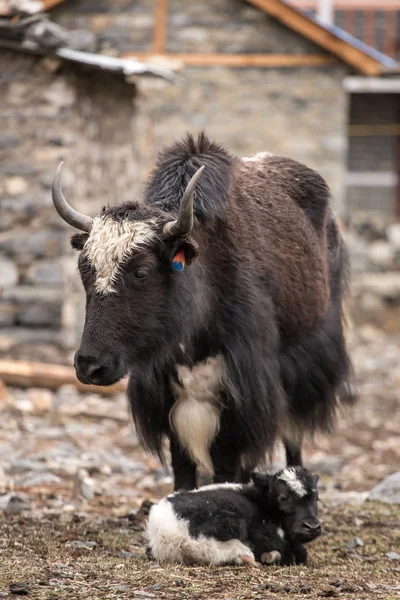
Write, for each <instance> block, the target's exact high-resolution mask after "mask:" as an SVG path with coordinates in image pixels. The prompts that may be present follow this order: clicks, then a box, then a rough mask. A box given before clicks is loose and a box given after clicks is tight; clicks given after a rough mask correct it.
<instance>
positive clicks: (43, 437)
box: [0, 326, 400, 600]
mask: <svg viewBox="0 0 400 600" xmlns="http://www.w3.org/2000/svg"><path fill="white" fill-rule="evenodd" d="M399 342H400V336H397V335H396V336H394V335H388V334H386V333H383V332H382V331H379V330H377V329H375V328H373V327H371V326H364V327H361V328H359V329H358V331H357V333H356V334H355V335H354V338H353V341H352V356H353V360H354V364H355V370H356V373H357V384H358V389H359V394H360V399H359V402H358V405H357V406H356V408H355V409H354V410H353V411H352V413H351V414H347V415H342V416H341V417H340V419H339V423H338V428H337V431H336V433H335V434H334V435H333V436H331V437H329V438H328V437H323V438H318V439H317V440H315V441H314V442H313V443H311V442H309V443H308V444H307V447H306V462H307V466H309V467H310V468H311V469H313V470H314V471H315V472H318V473H319V475H320V477H321V479H320V495H321V499H322V506H321V521H322V524H323V529H324V534H323V536H322V537H321V538H320V539H318V540H317V541H316V542H314V543H312V544H310V546H309V557H310V559H309V564H308V565H307V566H299V567H290V568H282V567H262V568H260V569H258V570H255V569H248V568H246V567H221V568H199V567H182V566H165V565H158V564H156V563H154V562H151V561H149V560H147V558H146V557H145V554H144V538H143V525H144V523H145V517H146V506H144V507H143V509H140V507H141V505H142V502H143V500H145V499H150V500H153V501H154V500H156V499H157V498H160V497H162V496H163V495H164V494H165V493H167V492H169V491H170V490H171V474H170V473H169V472H168V471H167V472H165V471H164V470H163V469H162V468H161V467H160V465H159V464H158V462H157V460H155V459H153V458H151V457H149V456H148V455H146V454H145V453H143V451H142V450H140V448H139V447H138V444H137V440H136V437H135V434H134V432H133V431H132V428H131V425H130V423H129V420H128V417H127V412H126V409H125V404H124V402H125V400H124V399H123V398H115V399H108V400H105V399H101V398H95V397H90V398H88V397H84V396H82V395H78V394H76V392H74V391H73V390H71V389H66V390H60V392H59V393H57V394H55V395H54V397H53V396H50V400H51V408H50V409H48V408H49V407H47V409H46V407H45V403H43V402H42V404H40V402H39V404H38V405H37V406H36V405H35V403H34V402H33V400H34V399H36V400H37V397H38V396H37V394H36V396H35V394H33V395H32V394H31V395H30V392H29V391H21V390H8V392H7V394H8V395H7V398H4V397H3V401H1V400H0V410H1V427H0V485H1V487H2V488H3V489H1V490H0V491H1V493H2V494H3V497H5V494H7V493H10V492H15V493H16V494H18V495H19V498H20V499H19V500H17V502H16V504H15V506H14V508H13V507H12V506H11V505H10V506H11V508H10V507H9V509H8V510H4V511H1V510H0V598H12V597H16V595H17V594H21V595H22V594H25V595H26V596H27V597H30V598H37V599H43V600H44V599H45V600H51V599H52V600H56V599H57V600H58V599H60V600H61V599H67V598H68V599H71V600H72V599H74V600H75V599H81V598H82V599H83V598H84V599H88V600H97V599H108V598H110V599H121V600H134V599H136V600H137V599H139V598H140V599H142V600H143V599H146V598H148V599H155V600H157V599H162V598H165V599H175V598H176V599H181V598H182V599H184V598H185V599H186V598H194V599H199V600H200V599H203V598H204V599H213V598H215V599H221V600H222V599H223V600H239V599H243V600H244V599H250V598H260V599H261V598H262V599H265V600H267V599H268V600H270V599H276V600H280V599H281V598H282V599H283V598H285V599H286V598H313V599H314V598H329V597H333V598H342V599H350V600H351V599H353V598H354V600H356V599H357V600H358V599H365V600H372V599H382V600H391V599H394V598H400V560H399V558H400V557H399V556H398V554H397V555H396V553H400V505H390V504H386V503H376V502H371V501H369V500H368V499H367V496H368V493H369V491H370V490H371V489H372V488H373V487H374V485H375V484H376V483H378V482H379V481H381V480H382V479H383V478H384V477H385V476H387V475H389V474H391V473H394V472H397V471H399V470H400V394H399V385H400V363H399V360H398V357H399ZM3 396H4V395H3ZM48 401H49V393H48V394H47V402H48ZM282 459H283V456H282V452H281V450H279V451H277V453H276V455H275V456H274V463H273V465H271V468H278V467H279V466H281V464H282ZM82 469H84V472H85V473H86V475H85V476H82V475H81V476H79V477H81V478H80V479H79V477H78V475H77V473H78V472H80V470H82ZM85 486H86V487H85ZM1 498H2V496H0V502H1ZM18 502H19V504H18ZM10 585H11V589H10Z"/></svg>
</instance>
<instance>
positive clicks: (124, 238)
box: [83, 216, 155, 294]
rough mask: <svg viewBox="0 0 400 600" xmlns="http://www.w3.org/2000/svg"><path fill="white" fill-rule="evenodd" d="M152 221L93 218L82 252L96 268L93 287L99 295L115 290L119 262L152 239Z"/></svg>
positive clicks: (121, 262)
mask: <svg viewBox="0 0 400 600" xmlns="http://www.w3.org/2000/svg"><path fill="white" fill-rule="evenodd" d="M152 224H154V223H153V222H150V221H149V222H142V221H129V220H128V219H123V220H122V221H116V220H115V219H113V218H112V217H109V216H107V217H104V216H100V217H95V218H94V219H93V226H92V229H91V231H90V234H89V238H88V240H87V242H86V244H85V246H84V249H83V252H84V254H85V255H86V256H87V258H88V259H89V261H90V262H91V264H92V265H93V267H94V268H95V269H96V272H97V277H96V283H95V287H96V290H97V291H98V292H99V293H101V294H112V293H113V292H115V288H114V283H115V281H116V279H117V277H118V273H119V272H120V269H121V265H122V264H123V263H124V261H126V259H127V258H128V257H129V256H130V255H131V254H132V252H133V251H134V250H136V249H137V248H141V247H144V246H146V245H148V244H149V243H150V242H151V241H152V240H153V239H154V238H155V232H154V231H153V229H152V228H151V225H152Z"/></svg>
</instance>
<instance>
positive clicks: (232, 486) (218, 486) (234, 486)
mask: <svg viewBox="0 0 400 600" xmlns="http://www.w3.org/2000/svg"><path fill="white" fill-rule="evenodd" d="M242 489H243V484H242V483H210V484H208V485H202V486H201V487H199V488H197V490H190V492H191V493H197V492H203V491H207V490H235V491H238V490H242Z"/></svg>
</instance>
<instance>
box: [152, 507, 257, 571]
mask: <svg viewBox="0 0 400 600" xmlns="http://www.w3.org/2000/svg"><path fill="white" fill-rule="evenodd" d="M146 533H147V539H148V543H149V546H150V549H151V552H152V554H153V556H154V558H155V559H156V560H158V561H166V562H180V563H184V564H202V565H222V564H229V563H236V564H241V563H242V559H243V557H250V558H251V559H253V560H254V555H253V553H252V551H251V550H250V548H248V547H247V546H245V544H243V543H242V542H241V541H240V540H237V539H232V540H229V541H227V542H220V541H218V540H217V539H215V538H211V537H206V536H204V535H200V536H199V537H197V538H193V537H191V536H190V534H189V523H188V521H187V520H186V519H182V518H181V517H179V516H178V515H177V514H176V512H175V511H174V508H173V506H172V504H171V502H169V501H168V500H167V499H166V498H164V499H163V500H161V502H159V503H158V504H155V505H154V506H152V507H151V509H150V514H149V520H148V523H147V532H146Z"/></svg>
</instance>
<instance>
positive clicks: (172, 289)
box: [73, 135, 350, 489]
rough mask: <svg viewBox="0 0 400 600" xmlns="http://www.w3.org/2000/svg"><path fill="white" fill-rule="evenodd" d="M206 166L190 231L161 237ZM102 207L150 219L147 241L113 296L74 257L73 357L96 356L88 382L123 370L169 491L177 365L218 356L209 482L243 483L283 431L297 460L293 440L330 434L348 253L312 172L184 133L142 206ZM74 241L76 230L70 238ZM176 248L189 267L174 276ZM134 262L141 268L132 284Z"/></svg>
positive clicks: (344, 371)
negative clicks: (78, 278)
mask: <svg viewBox="0 0 400 600" xmlns="http://www.w3.org/2000/svg"><path fill="white" fill-rule="evenodd" d="M203 164H204V165H206V168H205V170H204V173H203V175H202V177H201V179H200V181H199V183H198V186H197V188H196V196H195V216H196V219H195V227H194V230H193V232H192V235H191V236H190V237H184V238H177V239H169V240H163V239H162V228H163V225H164V224H165V223H166V222H167V221H170V220H171V219H173V218H175V216H176V214H177V212H178V210H179V205H180V200H181V198H182V194H183V191H184V189H185V187H186V185H187V183H188V181H189V179H190V177H191V176H192V175H193V173H194V172H195V171H196V169H197V168H198V167H200V166H201V165H203ZM105 214H108V215H110V216H112V217H113V218H115V219H129V220H137V221H146V220H150V219H152V220H155V222H156V226H155V227H156V230H157V240H156V241H155V243H154V244H153V245H152V246H151V247H150V248H145V249H143V251H140V252H137V253H135V254H134V255H133V256H132V257H131V259H130V260H129V261H127V263H126V265H125V266H124V268H123V270H122V273H121V277H120V280H119V281H118V282H117V288H118V289H117V291H118V293H117V294H115V295H110V296H107V297H99V296H98V295H96V294H95V292H94V290H93V281H94V275H95V274H94V273H93V269H91V267H90V265H88V264H87V259H85V257H84V253H83V254H82V255H81V259H80V270H81V275H82V279H83V282H84V285H85V288H86V292H87V312H86V324H85V330H84V334H83V338H82V343H81V347H80V350H79V352H78V354H80V355H81V356H89V357H92V356H94V355H95V356H94V359H93V360H98V361H100V365H101V369H99V370H97V372H96V375H97V377H96V380H95V379H94V378H93V377H92V383H98V384H110V383H112V382H113V381H115V380H117V379H119V378H120V377H122V376H124V375H125V374H126V373H128V372H129V373H130V380H129V390H128V396H129V402H130V406H131V410H132V415H133V418H134V420H135V424H136V426H137V430H138V432H139V435H140V436H141V439H142V442H143V444H144V446H145V447H146V448H147V449H148V450H150V451H152V452H154V453H156V454H158V455H159V456H160V458H161V460H163V440H164V438H165V437H167V438H169V439H170V441H171V453H172V464H173V468H174V474H175V489H180V488H185V489H191V488H192V487H193V486H194V485H195V483H196V472H195V471H196V467H195V465H194V464H193V463H192V461H191V460H190V458H189V457H188V456H187V455H186V453H185V452H184V451H183V450H182V448H181V447H180V445H179V441H178V440H177V439H176V438H175V437H174V433H173V432H172V431H171V428H170V423H169V412H170V410H171V407H172V404H173V402H174V398H173V397H172V392H171V383H170V381H171V377H176V374H175V367H176V365H177V364H187V365H193V364H195V363H196V362H198V361H201V360H203V359H205V358H207V357H210V356H215V355H218V354H222V355H223V357H224V359H225V364H226V373H227V376H226V380H225V382H224V383H225V385H224V392H223V395H222V398H221V404H222V406H223V410H222V415H221V426H220V432H219V434H218V436H217V438H216V439H215V441H214V444H213V446H212V448H211V456H212V459H213V463H214V470H215V481H234V480H242V481H248V478H249V472H250V470H251V469H253V468H254V467H255V466H256V464H257V463H258V462H259V461H261V460H262V459H263V458H264V456H265V453H266V452H267V451H269V450H271V448H272V447H273V445H274V443H275V441H276V440H277V438H278V435H279V434H280V432H281V431H282V430H283V431H284V439H285V442H286V446H287V451H288V461H289V463H293V464H299V463H301V439H302V437H303V435H306V434H308V433H309V434H312V433H314V432H315V431H316V430H325V431H326V430H329V429H330V428H331V427H332V424H333V421H334V416H335V412H336V409H337V407H338V405H339V403H340V402H346V401H349V396H346V398H342V400H341V399H340V397H339V394H338V392H339V391H340V389H341V387H342V386H343V385H344V384H345V383H346V382H347V380H348V377H349V372H350V363H349V358H348V355H347V351H346V345H345V340H344V331H343V322H344V321H343V314H342V305H343V299H344V294H345V291H346V279H347V256H346V250H345V247H344V244H343V241H342V239H341V236H340V233H339V231H338V228H337V225H336V222H335V220H334V217H333V216H332V212H331V207H330V197H329V190H328V188H327V186H326V184H325V182H324V181H323V179H322V178H321V177H320V176H319V175H318V174H317V173H316V172H315V171H312V170H311V169H309V168H307V167H306V166H304V165H301V164H299V163H297V162H294V161H292V160H289V159H286V158H280V157H266V158H264V159H263V160H262V161H260V162H252V161H249V162H244V161H242V160H240V159H238V158H236V157H233V156H231V155H229V153H228V152H226V151H225V150H224V149H223V148H221V147H220V146H219V145H217V144H214V143H212V142H210V141H209V140H208V139H207V137H206V136H204V135H200V136H199V138H198V140H194V139H193V138H192V137H191V136H188V137H187V138H186V139H185V140H183V141H182V142H179V143H177V144H174V145H173V146H171V147H170V148H168V149H166V150H165V151H163V152H162V153H161V154H160V156H159V158H158V161H157V164H156V166H155V169H154V170H153V173H152V175H151V177H150V180H149V182H148V185H147V189H146V192H145V204H144V205H137V204H134V203H132V204H126V205H122V206H119V207H115V208H109V209H107V211H106V212H105ZM85 239H86V237H85V235H83V236H82V235H78V236H75V239H74V241H73V244H74V246H75V247H80V248H82V246H83V244H84V241H85ZM179 249H182V250H183V251H184V252H185V254H186V258H187V264H188V265H189V264H190V263H192V264H190V266H187V268H186V269H185V270H184V271H183V272H181V273H175V272H173V271H172V270H171V261H172V257H173V256H174V255H175V253H176V252H177V251H178V250H179ZM196 257H197V258H196ZM143 266H145V267H146V268H148V270H149V275H148V277H147V278H146V279H145V280H144V281H142V280H137V279H136V278H135V273H136V272H137V270H138V269H141V268H143ZM182 344H183V345H184V347H185V352H184V353H182V350H181V345H182ZM78 376H79V373H78ZM87 382H88V381H87ZM241 465H244V469H242V466H241Z"/></svg>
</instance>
